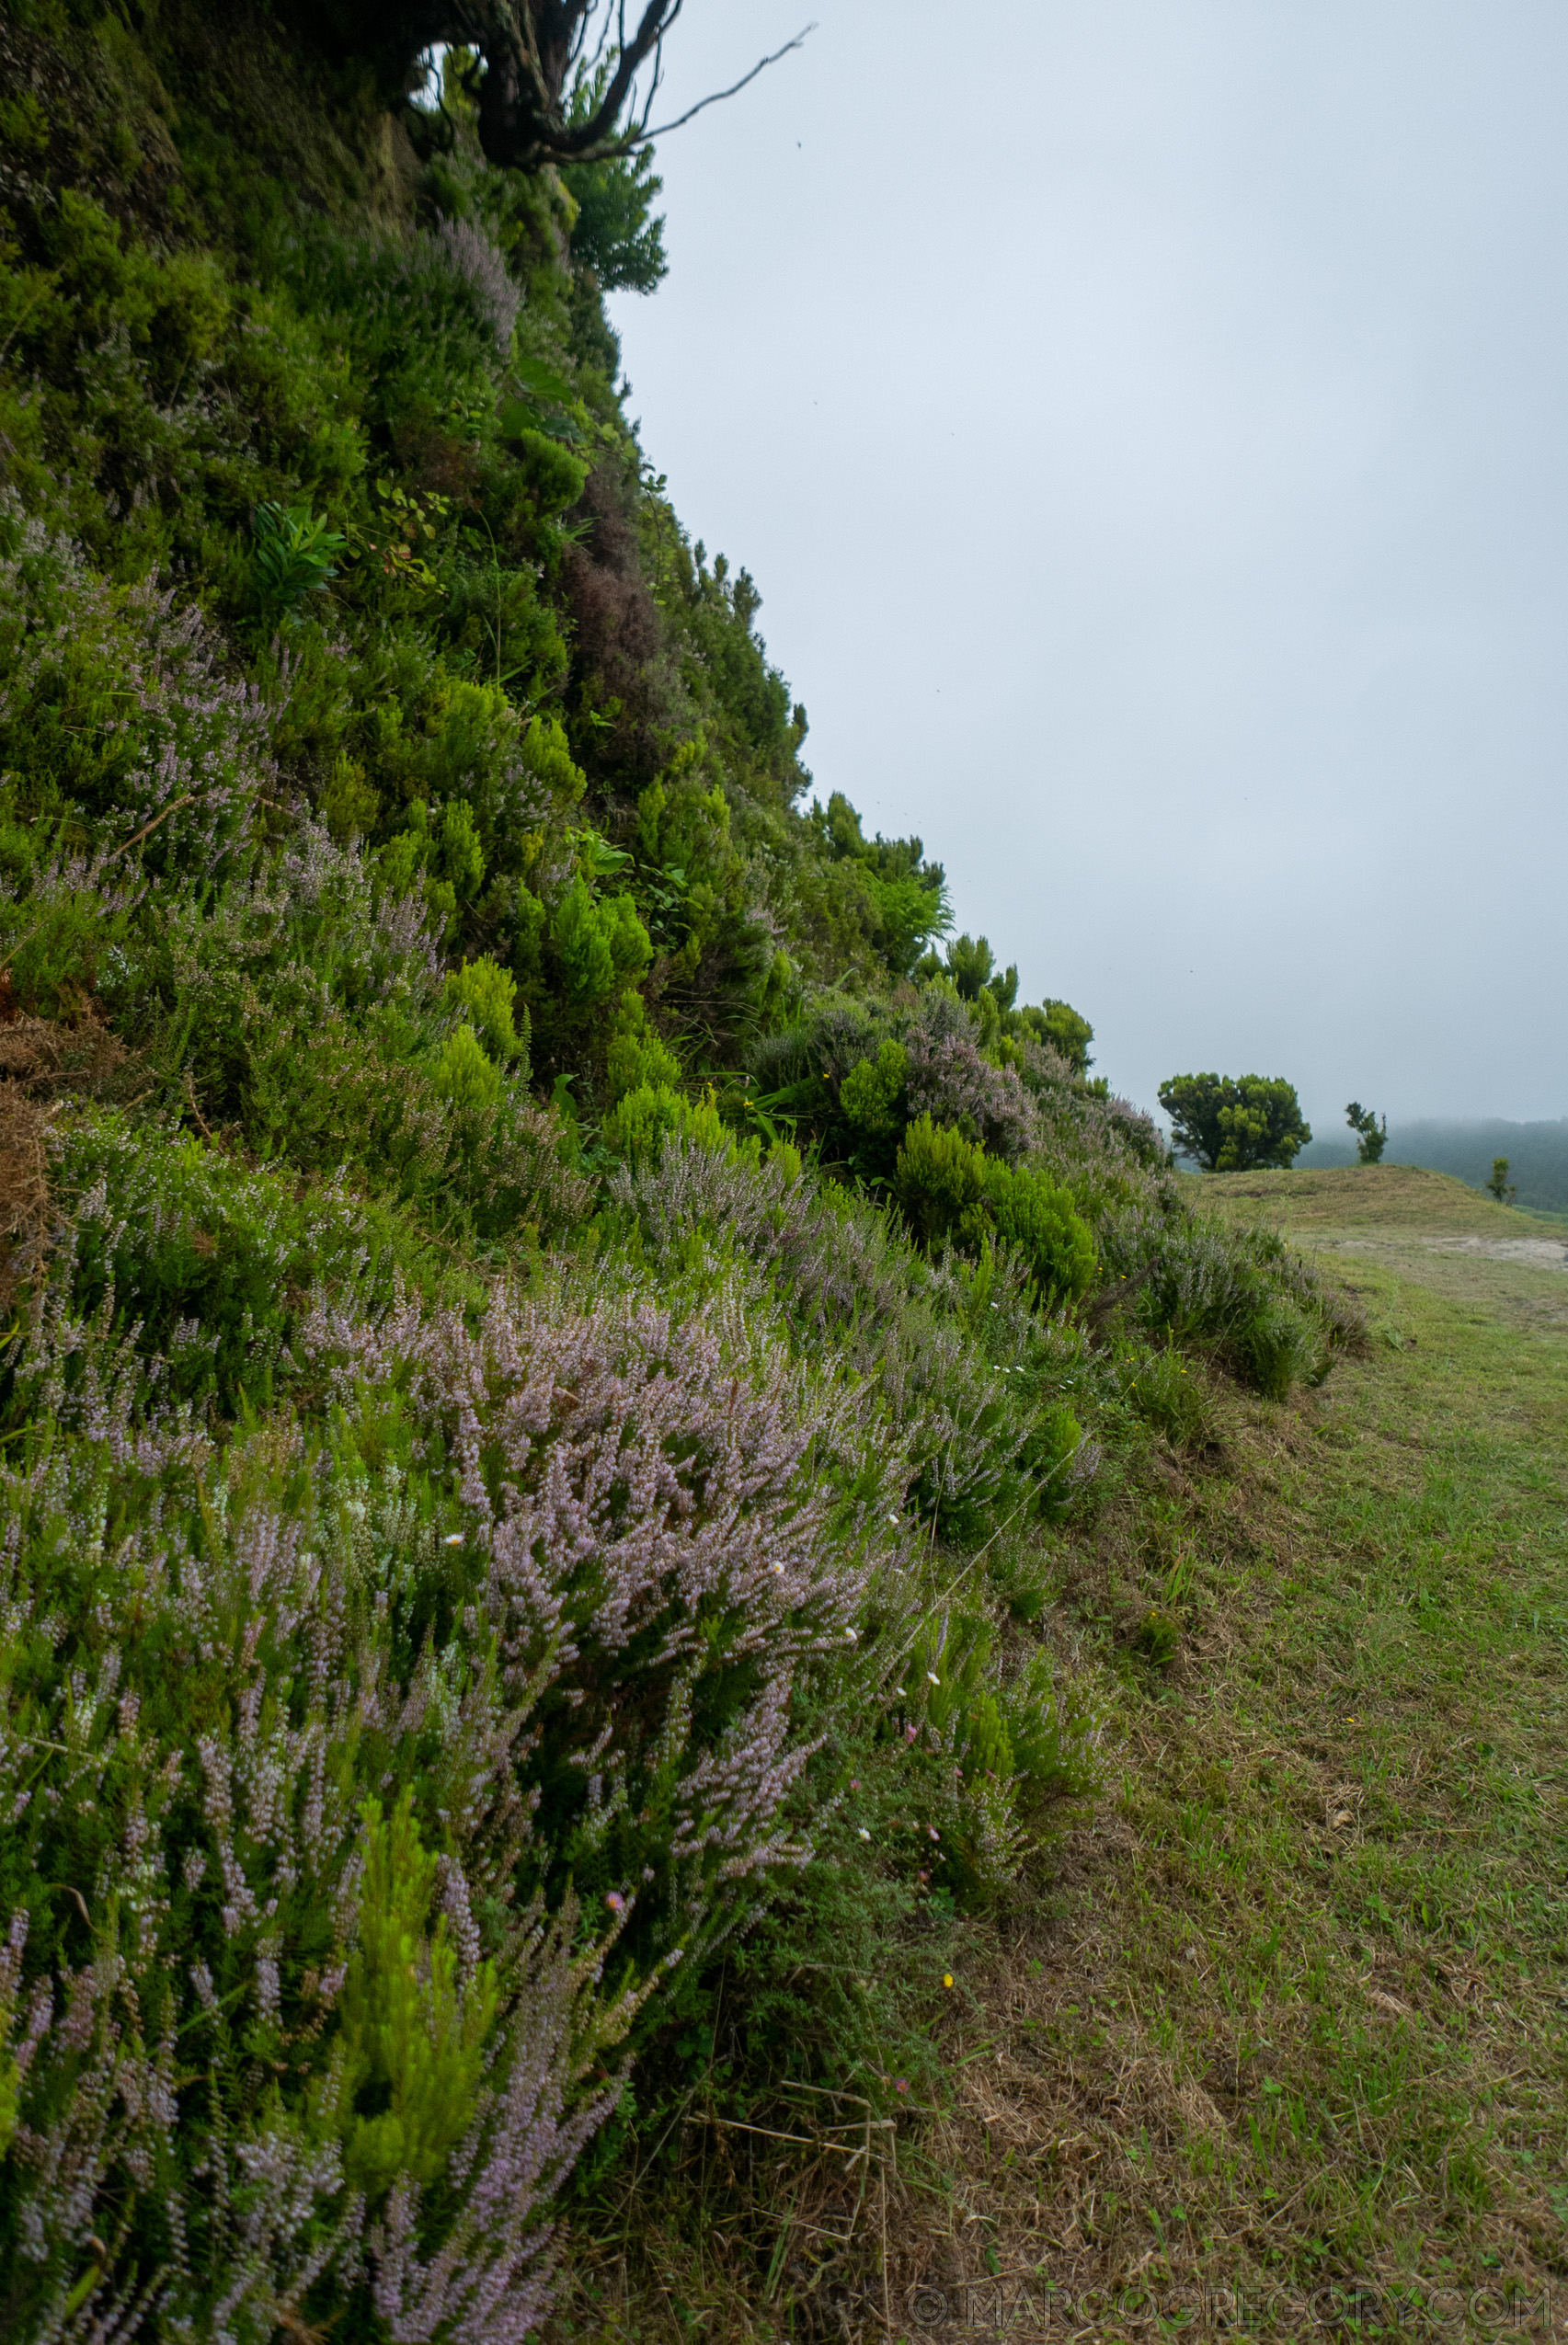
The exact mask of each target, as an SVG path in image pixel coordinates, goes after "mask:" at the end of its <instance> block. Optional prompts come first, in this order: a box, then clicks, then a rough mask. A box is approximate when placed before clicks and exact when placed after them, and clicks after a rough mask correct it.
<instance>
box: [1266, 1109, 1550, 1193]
mask: <svg viewBox="0 0 1568 2345" xmlns="http://www.w3.org/2000/svg"><path fill="white" fill-rule="evenodd" d="M1315 1131H1316V1137H1315V1138H1313V1140H1312V1142H1311V1145H1310V1147H1309V1148H1304V1149H1303V1150H1302V1151H1301V1153H1300V1155H1299V1158H1298V1159H1297V1162H1298V1163H1299V1164H1302V1165H1319V1166H1322V1165H1333V1164H1354V1163H1355V1161H1356V1142H1355V1140H1354V1138H1352V1137H1351V1135H1350V1133H1349V1132H1348V1131H1345V1130H1337V1131H1336V1130H1333V1129H1332V1128H1330V1127H1327V1126H1325V1125H1322V1124H1320V1125H1318V1126H1317V1127H1315ZM1499 1156H1505V1157H1506V1158H1507V1160H1508V1178H1509V1180H1510V1182H1511V1183H1512V1184H1513V1185H1514V1187H1515V1188H1516V1191H1517V1193H1518V1194H1517V1196H1516V1203H1517V1204H1519V1205H1522V1206H1527V1207H1530V1208H1532V1209H1533V1210H1534V1211H1536V1212H1538V1213H1568V1116H1560V1117H1559V1118H1558V1119H1557V1121H1556V1122H1554V1123H1550V1124H1509V1123H1505V1122H1503V1121H1502V1120H1501V1119H1500V1118H1499V1119H1494V1120H1491V1121H1487V1120H1484V1119H1477V1120H1474V1121H1463V1122H1461V1121H1457V1120H1456V1121H1449V1120H1448V1119H1446V1118H1442V1117H1436V1116H1432V1117H1427V1118H1426V1119H1425V1120H1424V1121H1421V1122H1416V1123H1410V1124H1395V1123H1392V1122H1391V1124H1390V1126H1389V1145H1388V1150H1387V1153H1386V1154H1385V1156H1384V1159H1383V1161H1384V1162H1385V1164H1424V1165H1425V1166H1426V1168H1427V1169H1428V1171H1430V1172H1452V1173H1454V1174H1456V1175H1457V1176H1458V1178H1459V1180H1461V1181H1468V1182H1469V1183H1470V1184H1471V1187H1472V1188H1480V1187H1481V1186H1482V1183H1483V1182H1485V1181H1486V1180H1487V1179H1489V1177H1490V1175H1491V1172H1492V1163H1493V1159H1494V1157H1499Z"/></svg>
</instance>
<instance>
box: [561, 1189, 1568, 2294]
mask: <svg viewBox="0 0 1568 2345" xmlns="http://www.w3.org/2000/svg"><path fill="white" fill-rule="evenodd" d="M1197 1202H1198V1204H1199V1207H1200V1209H1202V1210H1206V1211H1212V1212H1216V1213H1219V1214H1223V1215H1225V1216H1227V1217H1243V1218H1268V1219H1271V1220H1273V1221H1275V1222H1276V1224H1277V1225H1279V1226H1282V1227H1284V1228H1286V1229H1287V1230H1288V1231H1289V1233H1290V1234H1291V1235H1292V1237H1293V1238H1294V1239H1295V1240H1296V1241H1297V1242H1299V1243H1300V1244H1301V1245H1303V1246H1304V1247H1306V1248H1307V1249H1309V1250H1314V1251H1318V1252H1320V1253H1323V1254H1325V1255H1327V1256H1329V1257H1330V1258H1331V1260H1332V1261H1333V1264H1334V1265H1335V1267H1336V1268H1337V1272H1338V1275H1340V1276H1341V1277H1342V1278H1343V1279H1344V1281H1345V1284H1346V1285H1348V1286H1349V1287H1352V1288H1353V1289H1354V1290H1355V1291H1356V1295H1357V1297H1358V1298H1359V1299H1360V1301H1361V1303H1362V1304H1363V1306H1364V1308H1365V1309H1366V1310H1367V1311H1368V1317H1369V1320H1370V1322H1371V1325H1372V1329H1373V1335H1374V1340H1373V1343H1372V1345H1371V1348H1370V1349H1369V1350H1368V1352H1367V1354H1366V1355H1365V1356H1362V1357H1359V1358H1353V1359H1348V1360H1342V1361H1341V1362H1340V1363H1339V1364H1338V1365H1337V1366H1336V1367H1335V1368H1334V1370H1333V1375H1332V1376H1331V1377H1330V1378H1329V1379H1328V1380H1327V1381H1326V1382H1325V1383H1324V1384H1323V1385H1322V1386H1321V1387H1320V1388H1319V1389H1317V1390H1312V1391H1309V1392H1306V1393H1305V1394H1303V1395H1300V1396H1299V1397H1298V1398H1297V1399H1296V1400H1293V1401H1291V1402H1289V1403H1288V1404H1287V1405H1285V1406H1284V1407H1276V1406H1271V1405H1269V1404H1266V1403H1264V1402H1261V1401H1253V1400H1250V1399H1248V1398H1246V1397H1244V1396H1239V1395H1238V1394H1237V1392H1236V1390H1235V1388H1234V1387H1231V1386H1227V1387H1225V1388H1224V1390H1220V1389H1219V1388H1218V1387H1217V1388H1216V1389H1215V1390H1214V1392H1213V1393H1212V1394H1211V1395H1210V1396H1209V1403H1208V1408H1207V1413H1206V1417H1207V1422H1206V1424H1204V1426H1203V1427H1202V1428H1201V1429H1200V1432H1199V1434H1198V1436H1196V1437H1195V1440H1194V1442H1193V1444H1192V1445H1191V1446H1190V1447H1188V1449H1187V1450H1185V1452H1183V1453H1177V1452H1175V1451H1172V1452H1170V1453H1169V1454H1168V1457H1167V1458H1166V1459H1165V1462H1164V1467H1163V1475H1162V1480H1161V1478H1160V1477H1156V1479H1155V1481H1154V1482H1152V1483H1150V1484H1149V1485H1148V1486H1146V1487H1145V1488H1144V1489H1143V1490H1142V1491H1141V1492H1140V1493H1138V1494H1137V1495H1136V1496H1133V1495H1129V1496H1128V1497H1127V1500H1126V1502H1125V1503H1124V1504H1120V1505H1118V1506H1116V1507H1113V1508H1111V1509H1110V1510H1108V1511H1107V1512H1106V1513H1105V1514H1104V1515H1103V1516H1101V1518H1100V1519H1099V1521H1098V1522H1097V1524H1096V1525H1095V1527H1094V1529H1093V1533H1092V1534H1091V1535H1089V1537H1088V1538H1087V1539H1084V1540H1082V1541H1080V1542H1072V1543H1068V1544H1065V1545H1064V1546H1062V1547H1061V1548H1060V1550H1059V1552H1058V1555H1057V1559H1056V1560H1057V1566H1058V1571H1059V1604H1058V1628H1059V1634H1060V1635H1061V1636H1062V1638H1063V1639H1064V1640H1069V1641H1076V1642H1077V1643H1078V1644H1079V1645H1080V1647H1081V1649H1082V1653H1083V1655H1084V1658H1085V1660H1086V1661H1093V1662H1094V1663H1096V1664H1097V1665H1098V1668H1099V1670H1100V1672H1101V1674H1102V1676H1103V1681H1104V1685H1105V1686H1106V1687H1107V1688H1108V1689H1109V1691H1110V1698H1111V1700H1112V1704H1113V1711H1114V1719H1115V1724H1114V1729H1113V1737H1114V1740H1115V1742H1116V1745H1117V1748H1116V1757H1115V1760H1114V1762H1113V1765H1112V1768H1111V1777H1112V1788H1111V1790H1110V1792H1109V1793H1108V1795H1107V1796H1106V1797H1105V1798H1104V1799H1103V1800H1102V1801H1101V1802H1100V1803H1099V1804H1098V1805H1097V1807H1096V1808H1095V1809H1094V1810H1093V1813H1088V1814H1086V1815H1084V1816H1083V1817H1082V1819H1081V1820H1080V1821H1079V1822H1078V1823H1077V1824H1076V1825H1074V1826H1073V1827H1072V1828H1071V1829H1070V1831H1068V1832H1067V1833H1066V1834H1065V1835H1064V1836H1063V1837H1062V1838H1061V1839H1060V1840H1059V1842H1058V1843H1057V1845H1056V1846H1055V1847H1054V1848H1052V1849H1050V1850H1048V1851H1047V1852H1045V1854H1044V1855H1043V1857H1042V1859H1041V1861H1040V1863H1039V1865H1038V1867H1037V1868H1036V1872H1035V1876H1034V1881H1033V1884H1032V1886H1031V1888H1030V1890H1029V1891H1028V1893H1026V1894H1024V1895H1023V1896H1021V1897H1020V1899H1019V1900H1018V1902H1017V1904H1016V1905H1015V1906H1014V1907H1013V1910H1012V1911H1011V1913H1010V1914H1008V1915H1007V1916H1004V1917H1003V1918H1002V1919H1001V1921H999V1922H995V1923H990V1924H987V1925H985V1926H983V1927H979V1926H977V1927H975V1928H974V1929H973V1930H972V1931H971V1932H970V1934H969V1936H968V1937H967V1939H966V1940H965V1941H964V1945H965V1950H964V1953H963V1954H962V1956H961V1957H960V1958H959V1959H958V1962H957V1965H956V1978H955V1984H954V1985H953V1987H952V1989H951V1990H942V1989H939V1988H933V2009H932V2013H931V2025H932V2028H933V2031H934V2032H936V2033H937V2034H938V2035H939V2036H940V2039H941V2042H942V2047H943V2052H944V2067H945V2073H946V2077H947V2094H946V2100H945V2105H944V2106H943V2107H941V2108H939V2109H933V2110H924V2111H922V2110H912V2111H911V2112H910V2117H909V2118H908V2119H907V2120H906V2121H905V2122H904V2123H903V2125H902V2127H901V2128H900V2130H899V2133H898V2141H897V2146H896V2150H894V2149H890V2148H889V2147H888V2146H887V2137H886V2136H885V2135H884V2136H877V2135H875V2134H872V2135H870V2136H866V2135H864V2134H857V2133H856V2132H855V2130H854V2121H855V2120H856V2118H857V2116H858V2114H859V2112H858V2111H857V2110H856V2108H855V2107H853V2106H852V2105H851V2104H850V2103H849V2102H847V2101H846V2102H844V2103H842V2104H824V2105H823V2107H822V2109H821V2110H819V2111H814V2110H810V2109H807V2107H805V2106H804V2105H803V2108H802V2110H801V2112H800V2114H799V2115H798V2116H797V2117H796V2118H795V2119H794V2120H793V2121H791V2120H787V2119H785V2118H784V2117H783V2116H782V2115H781V2116H778V2117H775V2118H774V2119H773V2120H772V2121H771V2122H773V2126H774V2130H775V2131H776V2132H777V2133H781V2134H782V2133H794V2134H795V2136H796V2139H795V2140H794V2141H784V2142H779V2141H775V2140H771V2139H768V2138H765V2137H762V2136H756V2137H752V2136H743V2135H742V2134H740V2133H738V2132H736V2131H735V2130H734V2129H733V2128H723V2127H717V2126H705V2125H704V2124H703V2123H701V2122H696V2120H695V2119H694V2118H693V2117H692V2115H690V2114H689V2115H688V2118H687V2121H686V2123H685V2127H684V2138H685V2147H684V2150H683V2152H682V2153H681V2182H680V2187H679V2188H675V2189H674V2190H673V2195H667V2194H666V2193H665V2191H663V2190H662V2189H661V2190H654V2189H651V2188H648V2187H647V2186H646V2185H645V2187H644V2188H643V2190H642V2191H641V2192H640V2194H638V2195H637V2196H636V2197H635V2199H633V2200H632V2201H630V2202H628V2206H627V2220H626V2222H625V2224H624V2228H623V2229H622V2232H621V2235H620V2236H619V2237H612V2236H609V2234H608V2233H606V2235H605V2236H604V2238H603V2242H602V2244H601V2248H599V2249H598V2250H595V2251H594V2252H593V2254H592V2255H591V2256H589V2257H588V2258H587V2259H585V2260H584V2261H583V2262H582V2263H581V2264H579V2267H578V2287H577V2293H576V2295H575V2299H574V2301H573V2302H572V2304H571V2305H570V2306H569V2307H568V2308H567V2310H566V2312H565V2313H564V2315H563V2317H562V2319H561V2322H560V2326H559V2334H560V2335H562V2336H563V2337H564V2336H567V2335H570V2336H574V2337H577V2338H586V2337H589V2336H602V2337H605V2338H608V2337H612V2336H614V2337H618V2336H636V2337H638V2338H639V2339H641V2338H645V2337H646V2338H649V2339H652V2338H654V2337H664V2336H668V2337H670V2338H675V2337H679V2336H684V2335H687V2334H691V2333H693V2332H694V2331H695V2330H697V2329H698V2328H700V2329H701V2330H702V2332H703V2333H704V2334H705V2335H710V2336H736V2337H740V2336H748V2337H756V2338H762V2337H773V2336H800V2337H806V2336H823V2337H827V2336H837V2335H849V2336H864V2337H866V2338H871V2337H876V2336H883V2335H886V2336H891V2337H895V2338H909V2339H914V2338H917V2337H921V2336H933V2337H944V2336H945V2337H952V2338H957V2337H984V2338H988V2339H990V2338H993V2337H995V2338H999V2339H1000V2338H1006V2339H1009V2340H1013V2339H1018V2340H1026V2339H1031V2338H1034V2337H1036V2336H1050V2337H1056V2336H1062V2337H1068V2336H1078V2337H1083V2338H1096V2339H1101V2338H1103V2339H1114V2338H1127V2339H1133V2338H1139V2339H1141V2338H1145V2337H1149V2338H1152V2337H1155V2336H1165V2335H1178V2334H1194V2335H1207V2334H1216V2335H1225V2336H1228V2337H1230V2338H1233V2339H1242V2338H1256V2339H1265V2338H1266V2339H1297V2338H1301V2337H1306V2336H1310V2335H1316V2334H1323V2335H1328V2334H1338V2335H1368V2336H1372V2335H1381V2336H1391V2335H1412V2336H1421V2335H1431V2336H1442V2337H1468V2336H1478V2337H1479V2336H1489V2337H1498V2336H1510V2335H1529V2336H1547V2335H1552V2334H1561V2333H1562V2328H1563V2324H1564V2321H1565V2320H1568V2132H1565V2127H1564V2111H1565V2107H1568V2075H1565V2067H1568V2062H1565V2053H1568V1901H1565V1886H1564V1884H1565V1877H1568V1829H1565V1826H1568V1814H1565V1805H1564V1796H1563V1768H1564V1753H1565V1750H1568V1733H1565V1725H1568V1722H1565V1715H1564V1694H1565V1686H1568V1267H1562V1266H1558V1265H1557V1264H1554V1263H1553V1262H1552V1261H1551V1258H1550V1257H1551V1252H1552V1251H1553V1245H1554V1241H1557V1240H1558V1238H1559V1234H1560V1233H1559V1231H1558V1230H1557V1227H1556V1225H1554V1224H1551V1223H1549V1222H1543V1221H1542V1220H1540V1219H1539V1218H1537V1217H1534V1216H1528V1215H1524V1214H1520V1213H1516V1212H1514V1211H1512V1210H1511V1209H1509V1208H1507V1207H1501V1206H1494V1205H1493V1204H1492V1203H1491V1202H1490V1201H1489V1200H1487V1199H1484V1198H1479V1197H1477V1195H1475V1193H1474V1192H1471V1191H1467V1190H1465V1189H1463V1188H1462V1187H1461V1185H1460V1184H1459V1183H1457V1182H1454V1181H1450V1180H1447V1179H1445V1178H1443V1177H1442V1176H1438V1175H1434V1174H1423V1173H1419V1172H1411V1171H1408V1170H1405V1169H1402V1168H1392V1167H1391V1168H1387V1169H1384V1168H1378V1169H1376V1170H1371V1171H1366V1172H1362V1171H1357V1172H1330V1173H1318V1174H1298V1175H1294V1176H1267V1177H1266V1178H1263V1179H1260V1178H1258V1177H1256V1176H1253V1177H1248V1176H1242V1175H1237V1176H1231V1177H1229V1178H1223V1179H1219V1180H1213V1181H1207V1182H1205V1183H1204V1184H1202V1187H1201V1190H1200V1191H1199V1193H1198V1196H1197ZM1464 1241H1473V1242H1471V1243H1466V1242H1464ZM1521 1244H1522V1245H1527V1246H1529V1247H1531V1248H1532V1249H1538V1250H1537V1251H1532V1252H1529V1253H1524V1254H1523V1255H1522V1256H1521V1253H1520V1252H1519V1251H1518V1249H1519V1248H1520V1246H1521ZM1493 1248H1504V1249H1506V1250H1507V1251H1506V1252H1505V1253H1503V1254H1502V1255H1501V1257H1500V1256H1499V1255H1498V1254H1497V1253H1494V1252H1493V1251H1491V1250H1492V1249H1493ZM1151 1610H1152V1611H1154V1612H1155V1613H1156V1614H1157V1615H1158V1617H1160V1618H1161V1619H1164V1620H1166V1621H1168V1622H1169V1623H1170V1624H1171V1628H1172V1630H1173V1632H1174V1641H1173V1650H1172V1651H1170V1653H1169V1657H1168V1659H1166V1660H1164V1661H1163V1663H1162V1662H1161V1660H1160V1659H1159V1657H1158V1655H1159V1653H1160V1652H1161V1651H1162V1650H1164V1647H1163V1646H1160V1645H1157V1646H1156V1647H1155V1650H1154V1654H1153V1657H1150V1651H1149V1645H1150V1641H1149V1639H1148V1638H1147V1636H1144V1637H1143V1638H1142V1639H1141V1645H1140V1638H1139V1622H1140V1620H1145V1621H1146V1620H1147V1619H1148V1617H1149V1615H1150V1611H1151ZM835 2126H836V2127H837V2128H838V2129H839V2130H837V2131H836V2132H835V2131H834V2130H833V2129H834V2127H835ZM862 2144H866V2145H868V2148H869V2155H863V2156H860V2157H859V2158H858V2159H857V2158H856V2157H855V2156H854V2149H855V2147H857V2146H861V2145H862ZM843 2168H849V2169H850V2171H849V2173H848V2175H847V2177H844V2176H843V2175H842V2173H841V2169H843ZM671 2207H676V2208H678V2209H679V2211H680V2220H679V2224H678V2225H674V2224H671V2223H670V2222H669V2221H667V2220H664V2219H663V2217H665V2216H667V2215H668V2214H669V2213H670V2209H671ZM656 2211H658V2218H659V2219H656V2220H654V2221H652V2222H651V2223H650V2222H649V2221H648V2220H647V2219H646V2218H649V2217H655V2215H656ZM835 2234H840V2235H843V2236H842V2237H838V2236H833V2235H835Z"/></svg>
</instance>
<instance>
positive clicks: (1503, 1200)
mask: <svg viewBox="0 0 1568 2345" xmlns="http://www.w3.org/2000/svg"><path fill="white" fill-rule="evenodd" d="M1486 1185H1487V1187H1488V1188H1489V1189H1490V1190H1491V1192H1492V1194H1493V1195H1494V1197H1495V1198H1496V1200H1497V1202H1498V1204H1499V1205H1511V1204H1512V1203H1513V1201H1514V1199H1515V1197H1516V1195H1518V1191H1517V1190H1516V1189H1511V1188H1510V1187H1509V1186H1508V1160H1507V1158H1506V1157H1505V1156H1494V1158H1493V1160H1492V1178H1491V1180H1490V1181H1488V1183H1487V1184H1486Z"/></svg>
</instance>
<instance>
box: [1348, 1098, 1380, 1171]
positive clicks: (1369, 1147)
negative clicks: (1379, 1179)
mask: <svg viewBox="0 0 1568 2345" xmlns="http://www.w3.org/2000/svg"><path fill="white" fill-rule="evenodd" d="M1345 1122H1346V1123H1347V1124H1348V1125H1349V1127H1350V1128H1351V1130H1352V1131H1353V1132H1354V1133H1355V1135H1356V1154H1357V1156H1358V1157H1359V1158H1360V1159H1361V1161H1362V1163H1363V1164H1380V1163H1381V1162H1382V1159H1383V1150H1385V1149H1386V1148H1387V1146H1388V1144H1389V1119H1388V1117H1387V1116H1386V1115H1385V1116H1384V1117H1383V1118H1382V1120H1381V1122H1379V1119H1378V1117H1377V1116H1376V1115H1374V1114H1373V1112H1372V1110H1371V1109H1370V1108H1369V1107H1363V1106H1362V1104H1361V1102H1360V1101H1359V1100H1358V1099H1353V1100H1352V1101H1351V1103H1350V1104H1349V1106H1348V1107H1347V1108H1346V1109H1345Z"/></svg>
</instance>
